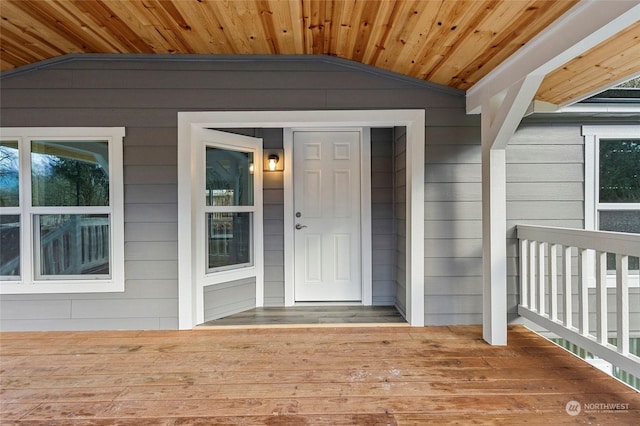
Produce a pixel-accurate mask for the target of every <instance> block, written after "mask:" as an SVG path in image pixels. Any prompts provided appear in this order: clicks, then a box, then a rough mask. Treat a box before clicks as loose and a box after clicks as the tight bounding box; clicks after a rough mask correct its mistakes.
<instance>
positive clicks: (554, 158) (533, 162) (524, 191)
mask: <svg viewBox="0 0 640 426" xmlns="http://www.w3.org/2000/svg"><path fill="white" fill-rule="evenodd" d="M506 153H507V238H508V239H507V256H508V260H507V265H508V271H507V275H508V293H509V297H510V298H512V297H515V296H517V295H518V294H519V278H518V269H517V264H518V260H519V259H518V253H517V240H516V239H515V226H516V225H517V224H532V225H545V226H566V227H574V228H583V225H584V187H583V184H584V141H583V138H582V136H581V129H580V126H579V125H575V124H574V125H570V124H569V125H558V124H556V125H527V124H525V125H521V126H520V128H519V129H518V130H517V132H516V133H515V135H514V136H513V137H512V138H511V140H510V142H509V145H508V146H507V152H506ZM574 262H575V260H574ZM576 267H577V263H576ZM574 270H577V269H574ZM510 300H511V299H510ZM514 303H516V302H514ZM513 307H514V305H513V304H510V305H509V311H510V312H513ZM514 317H515V314H514V313H510V318H514Z"/></svg>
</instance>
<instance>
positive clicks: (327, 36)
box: [321, 1, 335, 55]
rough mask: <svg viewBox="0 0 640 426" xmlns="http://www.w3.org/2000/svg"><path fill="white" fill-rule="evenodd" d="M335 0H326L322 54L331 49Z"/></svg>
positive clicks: (326, 53)
mask: <svg viewBox="0 0 640 426" xmlns="http://www.w3.org/2000/svg"><path fill="white" fill-rule="evenodd" d="M334 5H335V2H334V1H326V2H324V20H323V22H322V32H321V34H322V54H323V55H328V54H329V52H330V49H331V35H332V34H331V33H332V29H333V22H334V21H333V20H332V17H333V9H334Z"/></svg>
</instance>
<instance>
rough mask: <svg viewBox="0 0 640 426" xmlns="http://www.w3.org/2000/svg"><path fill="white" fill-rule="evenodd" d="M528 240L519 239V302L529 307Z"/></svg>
mask: <svg viewBox="0 0 640 426" xmlns="http://www.w3.org/2000/svg"><path fill="white" fill-rule="evenodd" d="M528 248H529V241H528V240H521V241H520V289H521V294H520V304H521V305H522V306H525V307H527V308H528V307H529V272H528V271H527V266H528V262H529V255H528V250H527V249H528Z"/></svg>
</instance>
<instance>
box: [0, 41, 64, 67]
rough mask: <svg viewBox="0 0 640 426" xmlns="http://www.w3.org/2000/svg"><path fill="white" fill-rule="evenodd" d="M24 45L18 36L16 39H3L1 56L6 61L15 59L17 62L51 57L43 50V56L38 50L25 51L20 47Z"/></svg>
mask: <svg viewBox="0 0 640 426" xmlns="http://www.w3.org/2000/svg"><path fill="white" fill-rule="evenodd" d="M21 45H22V43H21V39H20V38H17V39H16V41H15V42H14V41H13V40H12V41H3V42H2V47H0V52H1V54H0V58H1V59H3V60H5V61H15V62H16V63H21V64H25V65H26V64H29V63H33V62H38V61H41V60H44V59H48V58H51V57H52V56H51V55H49V54H48V53H47V52H42V56H38V55H37V53H36V52H33V51H29V52H25V51H24V50H21V49H20V46H21Z"/></svg>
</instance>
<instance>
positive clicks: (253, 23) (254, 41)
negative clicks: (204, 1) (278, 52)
mask: <svg viewBox="0 0 640 426" xmlns="http://www.w3.org/2000/svg"><path fill="white" fill-rule="evenodd" d="M220 3H223V2H220ZM228 5H229V8H225V10H226V11H230V12H231V14H232V15H235V18H236V21H237V28H234V30H235V31H239V32H240V33H241V34H243V37H244V41H245V46H247V51H246V52H245V53H246V54H261V55H262V54H270V53H273V52H272V49H273V46H272V45H271V43H270V42H269V41H268V40H267V33H266V31H265V29H264V27H263V25H262V22H261V18H260V16H259V14H258V9H257V5H256V2H255V0H247V1H244V2H240V1H238V2H234V1H231V2H229V3H228ZM229 18H230V19H231V20H233V18H234V16H230V17H229Z"/></svg>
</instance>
